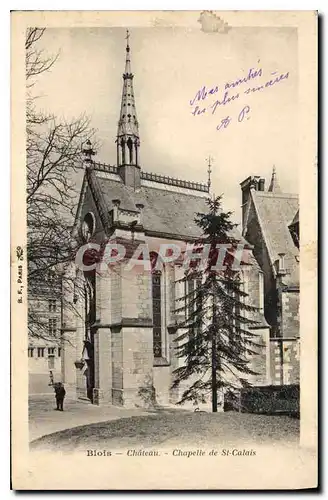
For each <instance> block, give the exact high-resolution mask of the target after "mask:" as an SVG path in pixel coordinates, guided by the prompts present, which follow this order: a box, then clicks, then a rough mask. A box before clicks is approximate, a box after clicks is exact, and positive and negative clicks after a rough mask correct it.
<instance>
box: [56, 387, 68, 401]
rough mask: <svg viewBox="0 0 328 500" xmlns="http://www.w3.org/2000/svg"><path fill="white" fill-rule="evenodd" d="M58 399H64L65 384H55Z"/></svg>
mask: <svg viewBox="0 0 328 500" xmlns="http://www.w3.org/2000/svg"><path fill="white" fill-rule="evenodd" d="M55 394H56V399H64V397H65V394H66V391H65V387H64V386H63V385H55Z"/></svg>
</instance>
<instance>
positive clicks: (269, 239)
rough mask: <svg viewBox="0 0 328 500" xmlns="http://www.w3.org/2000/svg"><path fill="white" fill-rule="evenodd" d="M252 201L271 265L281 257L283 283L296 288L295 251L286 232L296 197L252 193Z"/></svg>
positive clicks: (291, 218) (292, 195)
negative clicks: (283, 258)
mask: <svg viewBox="0 0 328 500" xmlns="http://www.w3.org/2000/svg"><path fill="white" fill-rule="evenodd" d="M253 201H254V204H255V207H256V211H257V214H258V217H259V222H260V225H261V229H262V234H263V237H264V239H265V243H266V246H267V249H268V252H269V256H270V259H271V263H272V265H274V263H275V262H276V261H277V260H278V259H279V255H278V254H279V253H285V267H286V269H287V270H288V271H289V274H287V276H286V277H285V278H284V282H286V284H288V285H299V264H298V257H299V250H298V248H297V247H296V246H295V244H294V242H293V239H292V237H291V234H290V230H289V228H288V226H289V225H290V224H291V222H292V221H293V220H294V218H295V217H296V214H297V212H298V209H299V201H298V196H297V195H294V194H277V193H271V192H266V191H253Z"/></svg>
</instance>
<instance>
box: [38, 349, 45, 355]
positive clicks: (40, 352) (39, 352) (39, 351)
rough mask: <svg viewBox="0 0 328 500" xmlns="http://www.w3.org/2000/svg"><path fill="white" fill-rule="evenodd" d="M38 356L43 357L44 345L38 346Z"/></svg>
mask: <svg viewBox="0 0 328 500" xmlns="http://www.w3.org/2000/svg"><path fill="white" fill-rule="evenodd" d="M38 358H44V347H38Z"/></svg>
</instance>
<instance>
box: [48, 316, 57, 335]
mask: <svg viewBox="0 0 328 500" xmlns="http://www.w3.org/2000/svg"><path fill="white" fill-rule="evenodd" d="M56 332H57V319H56V318H49V335H56Z"/></svg>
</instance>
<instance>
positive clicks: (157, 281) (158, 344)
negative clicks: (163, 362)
mask: <svg viewBox="0 0 328 500" xmlns="http://www.w3.org/2000/svg"><path fill="white" fill-rule="evenodd" d="M161 278H162V273H161V272H160V271H153V273H152V299H153V325H154V326H153V351H154V357H155V358H160V357H162V290H161Z"/></svg>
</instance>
